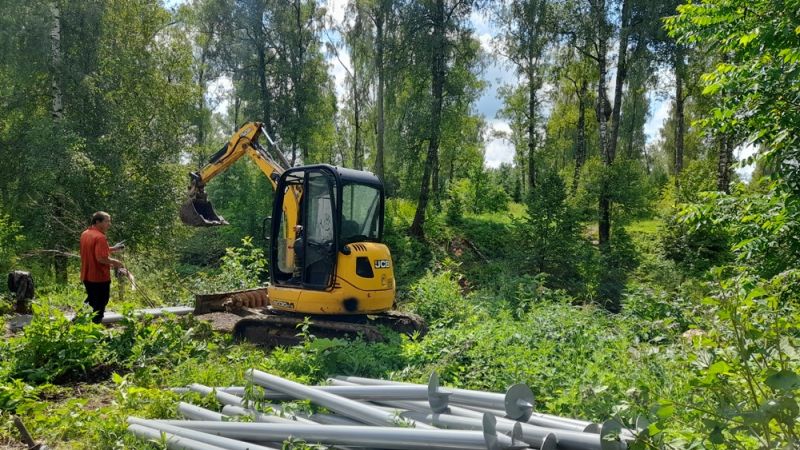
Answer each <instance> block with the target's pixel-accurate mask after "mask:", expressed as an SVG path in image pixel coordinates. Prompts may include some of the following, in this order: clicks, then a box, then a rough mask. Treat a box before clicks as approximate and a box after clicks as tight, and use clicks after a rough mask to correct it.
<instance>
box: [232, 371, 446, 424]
mask: <svg viewBox="0 0 800 450" xmlns="http://www.w3.org/2000/svg"><path fill="white" fill-rule="evenodd" d="M246 376H247V378H248V379H250V381H252V382H254V383H256V384H258V385H261V386H264V387H267V388H272V389H275V390H277V391H280V392H284V393H286V394H291V395H293V396H295V397H296V398H300V399H305V400H310V401H312V402H314V403H316V404H318V405H320V406H324V407H326V408H328V409H330V410H331V411H334V412H337V413H339V414H342V415H344V416H347V417H350V418H353V419H356V420H358V421H361V422H364V423H368V424H371V425H388V426H396V425H397V417H396V415H394V414H392V413H389V412H386V411H383V410H381V409H378V408H375V407H373V406H369V405H365V404H363V403H359V402H357V401H355V400H350V399H347V398H344V397H340V396H338V395H334V394H329V393H327V392H323V391H320V390H317V389H314V388H311V387H308V386H305V385H303V384H300V383H295V382H294V381H289V380H286V379H284V378H281V377H278V376H275V375H271V374H268V373H265V372H261V371H260V370H255V369H250V370H248V371H247V372H246ZM413 425H414V426H416V427H417V428H427V429H430V428H432V427H431V426H429V425H426V424H423V423H420V424H416V423H415V424H413Z"/></svg>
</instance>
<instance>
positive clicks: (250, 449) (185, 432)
mask: <svg viewBox="0 0 800 450" xmlns="http://www.w3.org/2000/svg"><path fill="white" fill-rule="evenodd" d="M128 423H129V424H131V426H141V427H147V428H151V429H155V430H159V431H163V432H165V433H169V434H171V435H174V436H178V437H181V438H184V439H192V440H194V441H198V442H201V443H204V444H207V445H212V446H216V447H214V448H222V449H227V450H275V449H274V447H265V446H263V445H256V444H253V443H250V442H242V441H239V440H236V439H231V438H226V437H223V436H217V435H214V434H209V433H204V432H202V431H197V430H189V429H186V428H181V427H176V426H174V425H169V424H166V423H163V422H160V421H157V420H147V419H140V418H138V417H128Z"/></svg>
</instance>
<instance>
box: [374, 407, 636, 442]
mask: <svg viewBox="0 0 800 450" xmlns="http://www.w3.org/2000/svg"><path fill="white" fill-rule="evenodd" d="M379 403H380V404H382V405H386V406H389V407H392V408H402V409H407V410H409V411H414V412H416V413H423V414H425V415H430V414H433V413H432V412H431V410H430V408H428V407H427V405H426V404H425V402H410V401H409V402H398V401H392V402H379ZM448 409H449V410H450V414H438V416H439V417H442V416H444V415H451V416H459V417H463V418H466V419H469V420H470V421H471V423H472V424H473V425H474V423H476V421H480V420H481V417H482V414H481V413H479V412H477V411H474V410H471V409H467V408H459V407H456V406H450V407H449V408H448ZM400 415H401V416H407V415H406V414H404V413H400ZM448 419H449V418H448ZM496 420H497V428H498V430H500V431H502V430H501V428H502V429H507V428H509V427H514V426H515V424H518V423H519V424H520V425H521V430H522V440H523V441H525V442H529V443H530V440H533V439H535V438H536V437H537V436H539V437H541V436H544V435H547V434H549V433H552V434H554V435H555V436H556V440H557V441H558V448H559V449H563V450H607V449H609V450H611V449H620V448H624V443H621V442H616V441H607V442H606V441H604V440H603V439H602V436H601V435H599V434H596V433H586V432H581V431H575V430H565V429H558V428H551V427H542V426H537V425H533V424H529V423H525V422H517V421H514V420H511V419H507V418H501V417H496ZM418 421H419V420H418ZM425 422H426V423H430V422H428V421H425ZM464 423H466V422H464ZM433 425H437V424H435V423H434V424H433ZM607 431H610V430H607ZM623 439H625V440H631V439H626V436H624V435H623Z"/></svg>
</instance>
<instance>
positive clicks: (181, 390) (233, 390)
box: [169, 386, 245, 397]
mask: <svg viewBox="0 0 800 450" xmlns="http://www.w3.org/2000/svg"><path fill="white" fill-rule="evenodd" d="M211 389H214V390H215V391H217V392H225V393H227V394H233V395H238V396H239V397H242V396H244V392H245V388H244V386H216V387H212V388H211ZM169 390H170V391H172V392H175V393H177V394H185V393H187V392H194V391H192V389H191V388H189V387H188V386H181V387H172V388H169Z"/></svg>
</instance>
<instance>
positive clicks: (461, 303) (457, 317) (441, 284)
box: [410, 270, 474, 326]
mask: <svg viewBox="0 0 800 450" xmlns="http://www.w3.org/2000/svg"><path fill="white" fill-rule="evenodd" d="M411 297H412V299H413V302H412V303H411V305H410V307H411V308H412V309H413V310H414V312H416V313H417V314H419V315H421V316H422V317H424V318H425V320H426V321H427V322H428V323H429V324H430V325H432V326H450V325H452V324H454V323H457V322H461V321H463V320H465V319H466V318H467V317H469V316H470V315H471V314H472V313H473V312H474V311H473V305H472V304H471V303H470V302H469V300H468V299H466V298H464V297H462V295H461V291H460V287H459V285H458V283H457V282H456V278H455V275H454V274H453V273H452V272H450V271H447V270H446V271H443V272H441V273H439V274H435V275H434V274H433V273H431V272H428V273H426V274H425V276H423V277H422V278H421V279H420V280H419V281H417V282H416V283H415V284H414V285H412V286H411Z"/></svg>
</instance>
